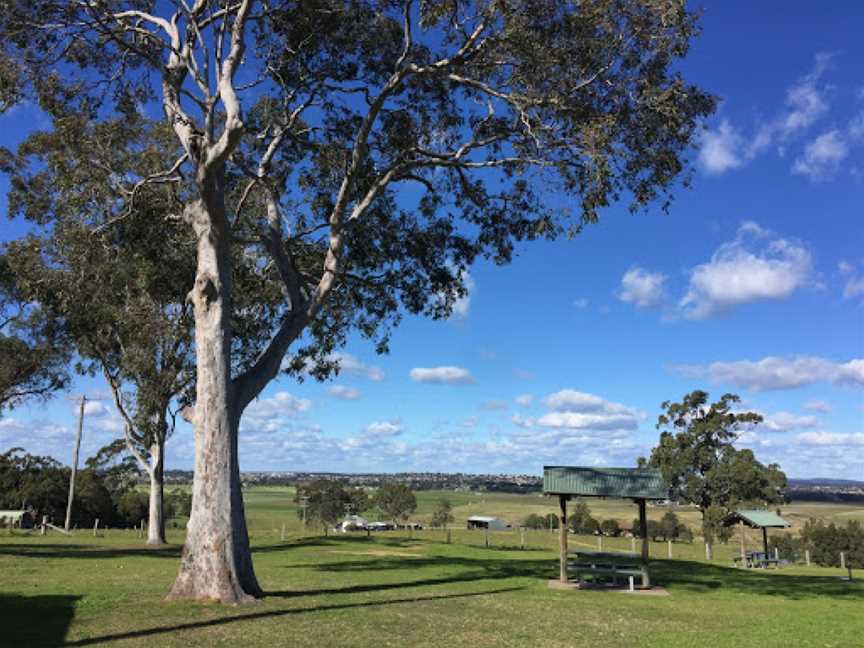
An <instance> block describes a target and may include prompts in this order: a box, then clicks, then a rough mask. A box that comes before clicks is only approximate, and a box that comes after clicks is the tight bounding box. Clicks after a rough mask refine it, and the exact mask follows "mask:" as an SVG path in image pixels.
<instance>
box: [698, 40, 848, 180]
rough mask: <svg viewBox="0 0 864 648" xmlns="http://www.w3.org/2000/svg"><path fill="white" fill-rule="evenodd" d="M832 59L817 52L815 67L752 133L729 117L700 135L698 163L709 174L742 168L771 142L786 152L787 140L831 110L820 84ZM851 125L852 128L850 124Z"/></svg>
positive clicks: (768, 146)
mask: <svg viewBox="0 0 864 648" xmlns="http://www.w3.org/2000/svg"><path fill="white" fill-rule="evenodd" d="M830 59H831V56H830V55H829V54H817V55H816V58H815V64H814V66H813V69H812V70H811V71H810V72H809V73H808V74H806V75H805V76H803V77H802V78H800V79H799V80H798V81H796V82H795V83H794V84H793V85H792V86H790V87H789V88H788V89H787V91H786V97H785V102H784V107H783V109H782V110H780V111H779V112H778V113H777V114H776V115H775V116H774V117H773V118H769V119H766V120H763V121H762V122H761V123H760V124H759V126H758V127H757V128H756V129H755V130H754V132H753V133H752V134H750V135H747V134H744V133H742V131H741V130H740V129H738V128H736V127H735V126H734V125H733V124H732V123H731V122H730V121H729V120H728V119H722V120H721V121H720V124H719V125H718V126H717V127H716V128H711V129H707V130H705V131H704V132H703V133H702V134H701V135H700V140H701V142H700V144H701V146H700V149H699V165H700V166H701V167H702V169H703V170H704V171H705V173H707V174H709V175H712V174H713V175H719V174H722V173H725V172H727V171H729V170H732V169H737V168H740V167H742V166H743V165H744V164H746V163H747V162H749V161H751V160H753V159H754V158H755V157H756V156H757V155H759V154H760V153H762V152H764V151H765V150H767V149H768V148H770V147H771V146H772V145H777V150H778V153H779V154H780V155H781V157H782V155H783V152H784V150H785V143H786V142H787V141H788V140H791V139H793V138H795V137H796V136H798V135H800V134H801V133H802V132H804V131H805V130H806V129H808V128H809V127H810V126H812V125H813V124H814V123H816V122H817V121H818V120H819V119H820V118H822V117H823V116H824V115H826V114H827V112H828V107H829V106H828V99H827V96H828V92H829V90H828V87H827V86H826V85H825V84H823V83H821V80H822V77H823V75H824V73H825V70H826V69H827V67H828V63H829V61H830ZM850 128H851V127H850Z"/></svg>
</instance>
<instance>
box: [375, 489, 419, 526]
mask: <svg viewBox="0 0 864 648" xmlns="http://www.w3.org/2000/svg"><path fill="white" fill-rule="evenodd" d="M374 501H375V506H377V507H378V508H379V509H380V510H381V512H382V513H384V514H385V515H386V516H387V517H389V518H390V519H391V520H393V521H394V522H395V521H398V520H403V521H404V520H407V519H408V517H409V516H410V515H411V514H412V513H413V512H414V511H416V510H417V498H416V497H415V495H414V493H413V491H412V490H411V489H410V488H408V486H406V485H405V484H394V483H388V484H384V485H383V486H381V488H379V489H378V491H377V492H376V493H375V498H374Z"/></svg>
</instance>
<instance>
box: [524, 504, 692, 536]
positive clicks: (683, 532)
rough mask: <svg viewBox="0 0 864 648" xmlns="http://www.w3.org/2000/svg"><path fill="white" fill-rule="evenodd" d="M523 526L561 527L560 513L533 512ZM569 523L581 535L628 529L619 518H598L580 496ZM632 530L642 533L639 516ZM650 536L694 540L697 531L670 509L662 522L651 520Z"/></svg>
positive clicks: (649, 526) (637, 533) (617, 533)
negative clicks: (559, 524)
mask: <svg viewBox="0 0 864 648" xmlns="http://www.w3.org/2000/svg"><path fill="white" fill-rule="evenodd" d="M522 526H523V527H525V528H527V529H557V528H558V516H556V515H555V514H554V513H549V514H548V515H545V516H541V515H537V514H536V513H532V514H531V515H529V516H528V517H526V518H525V519H524V520H522ZM567 526H568V528H569V529H570V530H571V531H572V532H573V533H576V534H579V535H604V536H608V537H611V538H615V537H618V536H621V535H623V534H624V533H625V532H626V531H627V530H626V529H623V528H622V527H621V524H620V522H619V521H618V520H615V519H607V520H597V519H596V518H594V517H593V516H592V515H591V509H590V508H589V506H588V504H586V503H585V502H584V501H582V500H577V501H576V503H575V505H574V506H573V510H572V511H571V512H570V515H568V517H567ZM630 532H631V533H632V535H633V536H635V537H637V538H638V537H640V535H639V520H638V519H636V520H633V523H632V526H631V527H630ZM648 537H649V538H651V539H652V540H675V541H680V542H692V541H693V532H692V531H691V530H690V529H689V528H688V527H687V526H686V525H685V524H683V523H682V522H681V521H680V520H679V519H678V516H677V515H675V513H673V512H672V511H667V512H666V514H665V515H664V516H663V519H662V520H660V521H659V522H658V521H657V520H648Z"/></svg>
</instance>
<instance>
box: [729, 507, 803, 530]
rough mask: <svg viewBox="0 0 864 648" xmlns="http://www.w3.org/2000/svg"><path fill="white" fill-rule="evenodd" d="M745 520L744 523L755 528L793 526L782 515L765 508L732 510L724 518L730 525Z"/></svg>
mask: <svg viewBox="0 0 864 648" xmlns="http://www.w3.org/2000/svg"><path fill="white" fill-rule="evenodd" d="M739 520H743V521H744V524H746V525H747V526H750V527H754V528H759V529H761V528H763V527H765V528H771V527H780V528H782V527H788V526H792V525H791V524H789V523H788V522H787V521H786V520H784V519H783V518H782V517H780V516H779V515H777V514H776V513H773V512H771V511H766V510H765V509H751V510H746V511H732V512H731V513H730V514H729V515H727V516H726V517H725V518H724V519H723V524H725V525H726V526H729V525H730V524H735V523H736V522H738V521H739Z"/></svg>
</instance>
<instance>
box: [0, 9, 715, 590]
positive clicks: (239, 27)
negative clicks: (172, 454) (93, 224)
mask: <svg viewBox="0 0 864 648" xmlns="http://www.w3.org/2000/svg"><path fill="white" fill-rule="evenodd" d="M0 29H2V33H3V35H4V38H5V40H6V43H7V45H6V46H5V48H6V57H7V59H8V60H10V61H12V62H13V63H14V65H15V66H16V67H15V70H16V79H17V84H18V86H16V87H20V92H21V93H25V92H30V93H32V94H33V95H34V96H36V97H38V100H39V101H40V105H41V106H42V107H43V109H44V110H47V111H49V112H50V111H51V110H53V109H54V107H55V103H56V100H57V97H58V96H60V95H62V96H63V97H66V98H70V97H71V99H72V101H73V102H77V103H78V105H79V112H81V113H83V114H86V115H89V116H90V118H91V119H94V120H99V119H102V118H104V115H105V114H110V113H111V112H112V111H113V110H115V106H116V105H117V104H119V103H122V102H126V103H127V104H128V103H129V102H130V101H131V102H133V103H137V104H140V105H142V106H143V109H144V110H146V109H148V107H149V106H152V105H153V102H154V101H158V103H159V104H160V105H161V109H162V112H163V114H164V117H165V120H166V122H167V124H168V125H170V127H171V128H172V130H173V132H174V134H175V136H176V138H177V141H178V142H179V144H180V146H181V147H182V152H181V154H180V155H179V156H178V157H177V159H176V160H175V161H174V162H173V163H171V164H170V165H168V166H167V168H166V169H165V170H164V171H162V172H160V173H157V174H153V175H150V176H146V177H140V178H129V177H126V176H121V177H117V176H113V180H112V181H113V182H115V183H116V184H117V185H118V186H119V185H126V188H121V189H120V190H121V191H122V194H123V197H124V200H126V201H134V199H135V196H136V192H137V191H139V190H141V188H142V187H144V186H146V185H147V184H148V183H153V182H160V183H162V182H167V183H171V184H172V185H174V186H176V187H177V188H178V191H179V192H180V193H181V194H182V195H183V196H184V208H183V209H182V211H180V213H179V214H177V216H179V218H180V219H181V220H182V221H183V222H185V223H187V224H188V226H189V227H190V228H191V229H192V231H193V232H194V235H195V237H196V275H195V280H194V285H193V286H191V289H190V291H189V296H188V299H189V303H190V304H192V307H193V311H194V315H195V352H196V367H197V382H196V394H195V405H194V408H193V409H192V410H191V420H192V422H193V425H194V428H195V440H196V451H195V452H196V455H195V482H194V486H193V492H194V496H193V511H192V515H191V519H190V522H189V526H188V533H187V538H186V543H185V546H184V549H183V556H182V560H181V566H180V572H179V574H178V577H177V580H176V582H175V584H174V587H173V588H172V591H171V596H172V597H173V598H204V599H217V600H220V601H223V602H226V603H237V602H242V601H248V600H251V599H252V598H254V597H257V596H260V595H262V593H263V592H262V589H261V587H260V586H259V584H258V581H257V579H256V577H255V573H254V570H253V568H252V559H251V553H250V548H249V540H248V533H247V530H246V522H245V518H244V514H243V499H242V493H241V489H240V475H239V463H238V461H239V459H238V428H239V423H240V418H241V416H242V413H243V410H244V409H245V408H246V406H247V405H248V404H249V403H250V402H251V401H252V400H253V399H255V398H256V397H257V396H258V394H260V392H261V390H262V389H263V388H264V387H265V386H266V385H267V384H268V382H269V381H271V380H272V379H273V378H274V377H276V376H277V375H278V374H279V373H280V371H285V372H288V373H290V374H293V375H297V376H302V375H304V372H307V371H309V372H311V374H312V375H313V376H315V377H316V378H322V377H324V376H326V375H328V374H329V373H330V372H331V371H333V370H335V369H336V368H337V365H338V362H337V360H336V358H337V357H336V356H334V355H333V353H332V352H333V350H334V349H336V348H338V347H339V346H341V345H342V344H343V343H344V341H345V336H346V335H347V332H348V331H350V330H359V332H360V333H361V335H364V336H366V337H368V338H370V339H373V340H374V341H375V344H376V348H377V350H379V351H382V352H383V351H385V350H386V349H387V342H388V339H389V331H390V330H391V328H392V326H393V325H395V324H396V323H397V322H398V321H399V318H400V317H401V316H402V315H403V314H404V313H406V312H407V313H424V314H427V315H429V316H432V317H444V316H446V315H447V314H448V313H449V311H450V310H451V308H452V305H453V303H454V301H455V300H456V299H457V298H458V297H460V296H462V295H464V293H465V285H464V281H463V279H464V276H465V270H466V269H467V268H468V266H469V265H470V264H471V263H472V262H473V261H474V260H475V259H476V258H478V257H483V258H488V259H491V260H492V261H494V262H496V263H506V262H508V261H509V260H510V258H511V256H512V254H513V250H514V246H515V245H516V243H517V242H519V241H522V240H530V239H535V238H538V237H547V238H552V237H555V236H558V235H560V234H565V233H566V234H570V235H572V234H575V233H577V232H578V231H579V230H580V229H581V228H582V226H583V225H584V224H586V223H591V222H594V221H596V220H597V217H598V214H599V211H600V210H601V209H602V208H604V207H606V206H607V205H609V204H610V203H611V202H613V201H617V200H618V199H619V198H620V197H622V196H625V197H627V198H628V199H629V200H630V204H631V207H632V208H634V209H639V208H641V207H644V206H646V205H648V204H649V203H652V202H654V201H659V202H661V203H662V204H663V205H664V207H665V206H667V205H668V201H669V198H670V195H671V194H670V192H671V191H672V189H673V188H674V186H675V185H676V183H677V181H679V180H680V179H682V178H683V179H684V181H685V182H686V180H687V177H688V176H687V172H686V168H687V164H686V161H687V150H688V148H689V146H690V145H691V144H692V142H693V139H694V134H695V132H696V129H697V128H698V124H699V120H700V119H701V118H702V117H704V116H706V115H707V114H709V113H710V112H711V111H712V110H713V107H714V101H713V98H712V97H710V96H708V95H707V94H706V93H705V92H703V91H702V90H700V89H699V88H697V87H694V86H693V85H690V84H688V83H686V82H685V81H684V79H683V78H682V77H681V75H680V74H679V73H678V72H677V71H676V68H675V63H676V60H677V59H679V58H680V57H682V56H684V55H685V54H686V52H687V49H688V47H689V44H690V41H691V39H692V38H693V37H694V36H695V34H696V31H697V28H696V24H695V18H694V16H693V15H692V14H690V13H689V12H688V11H686V9H685V8H684V5H683V2H681V1H678V0H624V1H623V2H608V1H607V0H582V1H580V2H562V1H561V0H506V1H505V0H474V1H460V0H439V1H435V0H421V1H419V2H414V1H411V0H405V1H397V0H386V1H385V0H380V1H377V0H366V1H357V0H353V1H348V0H306V1H303V2H289V1H279V2H269V1H267V2H265V1H263V0H261V1H255V0H237V1H234V2H232V1H231V0H226V1H224V2H215V1H209V0H196V1H195V2H183V1H180V2H146V1H144V2H121V1H108V0H101V1H99V2H95V1H87V0H78V1H75V2H56V1H54V2H52V1H46V0H41V1H38V2H33V3H30V2H23V1H22V2H12V3H11V4H10V7H9V11H6V12H4V15H3V16H2V17H0ZM67 103H68V102H67ZM238 179H242V180H243V181H244V182H245V185H244V186H243V188H242V190H239V191H237V192H233V191H231V190H230V187H232V186H234V181H235V180H238ZM554 197H559V198H554ZM553 198H554V199H553ZM237 249H242V250H243V253H242V254H240V255H238V254H236V253H235V251H236V250H237ZM244 255H253V256H255V258H257V259H260V263H259V264H258V265H257V266H256V267H258V269H259V270H260V273H261V276H262V277H266V278H267V279H268V280H278V281H279V282H280V285H281V292H282V302H281V310H280V311H279V313H278V317H275V318H274V319H273V320H272V321H273V327H272V330H271V331H270V335H269V337H268V338H267V339H264V338H262V337H258V338H256V340H255V342H256V343H255V344H253V345H251V347H250V348H251V349H253V350H254V351H255V353H254V354H252V353H250V352H249V348H246V349H243V348H240V347H239V346H238V345H237V344H235V329H234V322H233V316H234V313H235V312H237V310H238V304H237V303H236V296H237V295H238V294H240V291H237V292H236V293H235V292H234V287H235V285H236V282H237V275H236V265H235V261H236V259H237V258H241V257H242V258H245V256H244ZM259 343H260V344H259ZM236 354H239V355H241V356H242V357H243V358H244V361H243V362H239V361H236V359H235V355H236ZM246 360H248V362H247V361H246Z"/></svg>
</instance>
